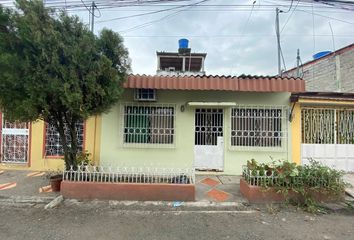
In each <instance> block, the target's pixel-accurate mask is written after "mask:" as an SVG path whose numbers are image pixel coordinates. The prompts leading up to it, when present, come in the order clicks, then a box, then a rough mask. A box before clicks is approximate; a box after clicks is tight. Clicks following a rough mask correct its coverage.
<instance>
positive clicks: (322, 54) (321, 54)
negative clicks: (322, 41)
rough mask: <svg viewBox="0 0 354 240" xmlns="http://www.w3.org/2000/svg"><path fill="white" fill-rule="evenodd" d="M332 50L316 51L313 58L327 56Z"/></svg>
mask: <svg viewBox="0 0 354 240" xmlns="http://www.w3.org/2000/svg"><path fill="white" fill-rule="evenodd" d="M331 53H332V51H323V52H318V53H316V54H315V55H313V56H312V57H313V59H314V60H316V59H319V58H321V57H324V56H327V55H328V54H331Z"/></svg>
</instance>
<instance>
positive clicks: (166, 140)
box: [121, 103, 176, 148]
mask: <svg viewBox="0 0 354 240" xmlns="http://www.w3.org/2000/svg"><path fill="white" fill-rule="evenodd" d="M121 116H123V121H122V123H123V126H122V129H123V146H129V147H162V148H163V147H167V148H168V147H174V146H175V122H176V119H175V118H176V116H175V105H173V104H147V103H127V104H123V105H122V106H121Z"/></svg>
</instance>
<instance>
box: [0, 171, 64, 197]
mask: <svg viewBox="0 0 354 240" xmlns="http://www.w3.org/2000/svg"><path fill="white" fill-rule="evenodd" d="M58 195H59V193H55V192H52V191H51V188H50V185H49V179H48V178H47V177H46V173H45V172H33V171H18V170H1V169H0V196H2V197H21V196H25V197H37V198H38V197H56V196H58Z"/></svg>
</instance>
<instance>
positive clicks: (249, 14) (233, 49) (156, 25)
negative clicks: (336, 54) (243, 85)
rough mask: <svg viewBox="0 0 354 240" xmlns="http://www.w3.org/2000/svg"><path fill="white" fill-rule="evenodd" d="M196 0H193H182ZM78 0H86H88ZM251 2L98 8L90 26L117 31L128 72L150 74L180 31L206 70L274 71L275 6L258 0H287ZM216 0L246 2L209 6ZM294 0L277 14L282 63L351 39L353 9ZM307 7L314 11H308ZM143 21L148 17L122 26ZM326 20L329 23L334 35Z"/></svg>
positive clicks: (290, 63) (291, 64) (174, 48)
mask: <svg viewBox="0 0 354 240" xmlns="http://www.w3.org/2000/svg"><path fill="white" fill-rule="evenodd" d="M47 1H50V0H47ZM96 1H100V0H96ZM200 1H201V0H194V1H189V2H187V3H186V2H183V4H190V3H193V2H195V3H197V2H200ZM84 2H86V3H87V4H89V3H90V2H91V0H84ZM253 2H254V1H253V0H209V1H205V2H203V3H200V5H212V6H208V7H205V6H204V7H202V6H194V7H189V8H179V9H175V10H173V11H166V12H161V13H158V14H151V15H146V16H141V17H134V18H127V19H120V20H115V21H113V20H112V21H106V20H109V19H112V18H118V17H123V16H129V15H135V14H141V13H147V12H151V11H156V10H161V9H166V8H170V7H166V6H161V5H160V6H158V7H157V6H139V7H124V8H122V7H121V8H111V9H101V10H100V12H101V17H100V18H95V21H96V24H95V32H96V34H97V33H98V32H99V31H100V30H101V29H102V28H104V27H106V28H110V29H112V30H114V31H117V32H119V33H121V35H122V36H123V37H124V41H125V45H126V47H127V48H128V50H129V53H130V58H131V60H132V69H133V72H134V73H139V74H154V73H155V71H156V51H177V48H178V39H180V38H181V37H185V38H187V39H189V41H190V47H191V48H192V51H193V52H205V53H207V58H206V62H205V63H206V66H205V70H206V72H207V74H219V75H220V74H223V75H229V74H233V75H240V74H252V75H273V74H276V73H277V52H276V49H277V48H276V37H275V30H274V29H275V26H274V22H275V6H268V7H265V6H264V5H272V4H278V5H282V4H283V5H284V4H285V5H287V6H283V7H281V6H280V9H281V10H283V11H284V12H286V11H287V10H288V9H289V3H290V2H291V0H289V1H288V2H287V1H281V0H280V1H279V0H269V1H265V0H257V1H256V2H255V4H254V7H253V10H252V7H251V6H252V3H253ZM177 4H182V3H177ZM221 4H246V5H249V6H248V7H247V6H246V7H240V6H215V5H221ZM296 4H297V1H296V0H295V1H294V2H293V6H292V9H291V10H290V11H289V12H288V13H281V14H280V28H281V29H282V28H283V26H284V24H285V23H286V21H287V19H288V18H289V16H290V15H291V18H289V20H288V22H287V24H286V26H285V27H284V29H283V31H282V33H281V45H282V49H283V53H284V58H285V63H286V67H287V69H289V68H292V67H294V66H295V63H296V50H297V48H299V49H300V51H301V59H302V61H303V62H306V61H308V60H311V58H312V55H313V54H314V53H316V52H319V51H324V50H333V48H334V47H335V48H336V49H339V48H342V47H344V46H346V45H349V44H351V43H353V42H354V11H348V10H341V9H329V8H325V5H320V4H316V5H315V7H314V8H313V9H312V7H311V5H308V6H307V7H304V6H303V3H300V4H299V5H298V6H297V8H296V11H294V12H293V9H294V8H295V6H296ZM175 5H176V3H174V6H175ZM260 5H261V6H260ZM180 10H186V11H180ZM312 11H313V13H315V15H312V14H311V13H312ZM71 13H75V14H78V15H79V16H80V18H81V19H82V21H84V22H85V23H88V21H89V20H88V19H89V18H88V12H87V11H86V12H84V11H81V12H77V11H75V12H71ZM96 13H97V11H96ZM171 14H172V15H171ZM97 15H98V13H97ZM320 15H322V16H320ZM335 19H339V20H342V21H339V20H335ZM100 21H106V22H100ZM153 21H155V22H153ZM149 22H153V23H151V24H147V25H145V26H143V27H137V28H136V29H135V30H134V29H133V30H130V31H126V30H129V29H131V28H134V27H136V26H139V25H142V24H145V23H149ZM329 23H330V24H331V26H332V30H333V34H334V37H333V38H334V41H333V40H332V35H331V28H330V24H329ZM313 26H314V28H313ZM314 35H315V37H314Z"/></svg>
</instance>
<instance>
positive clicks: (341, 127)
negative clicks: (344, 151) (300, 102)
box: [301, 108, 354, 144]
mask: <svg viewBox="0 0 354 240" xmlns="http://www.w3.org/2000/svg"><path fill="white" fill-rule="evenodd" d="M301 124H302V143H309V144H353V143H354V110H352V109H334V108H303V109H302V110H301Z"/></svg>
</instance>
